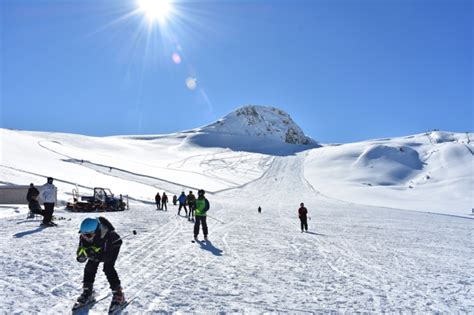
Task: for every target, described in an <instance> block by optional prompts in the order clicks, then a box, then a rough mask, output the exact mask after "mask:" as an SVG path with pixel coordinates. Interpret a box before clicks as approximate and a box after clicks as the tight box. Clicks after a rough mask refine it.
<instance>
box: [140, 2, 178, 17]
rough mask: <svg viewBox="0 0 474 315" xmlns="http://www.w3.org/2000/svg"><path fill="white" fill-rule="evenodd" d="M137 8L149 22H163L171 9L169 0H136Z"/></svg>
mask: <svg viewBox="0 0 474 315" xmlns="http://www.w3.org/2000/svg"><path fill="white" fill-rule="evenodd" d="M138 7H139V10H140V11H142V12H143V13H144V14H145V15H146V17H147V18H148V20H149V21H150V22H154V21H158V22H164V21H165V20H166V17H167V16H168V15H169V13H170V11H171V1H170V0H138Z"/></svg>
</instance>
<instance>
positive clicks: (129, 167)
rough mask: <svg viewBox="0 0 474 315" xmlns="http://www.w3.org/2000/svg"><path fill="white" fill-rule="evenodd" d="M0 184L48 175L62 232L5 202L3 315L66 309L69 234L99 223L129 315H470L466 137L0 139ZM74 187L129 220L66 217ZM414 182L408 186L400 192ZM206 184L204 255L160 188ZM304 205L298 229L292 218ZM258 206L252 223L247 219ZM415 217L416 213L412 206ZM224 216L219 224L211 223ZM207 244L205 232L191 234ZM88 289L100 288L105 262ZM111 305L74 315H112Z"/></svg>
mask: <svg viewBox="0 0 474 315" xmlns="http://www.w3.org/2000/svg"><path fill="white" fill-rule="evenodd" d="M0 132H1V134H0V137H1V139H2V140H1V145H2V148H1V152H2V157H1V159H0V160H1V163H0V164H1V165H0V174H1V181H2V184H19V185H26V184H29V183H30V182H33V183H35V184H36V185H38V186H40V185H41V184H43V183H44V182H45V177H46V176H53V177H54V178H55V179H56V180H55V184H56V186H57V187H58V191H59V192H58V196H59V199H60V201H59V204H58V205H57V206H56V211H55V215H56V216H57V217H61V218H65V219H63V220H57V221H56V222H57V223H58V225H59V226H58V227H55V228H45V229H43V228H40V227H39V223H40V220H39V219H29V220H26V219H25V217H26V213H27V206H26V205H13V206H9V205H2V206H1V208H0V216H1V218H0V252H1V255H0V269H1V271H2V276H1V277H0V313H2V314H13V313H43V314H55V313H57V314H64V313H70V309H71V307H72V305H73V304H74V300H75V299H76V298H77V296H78V295H79V294H80V292H81V280H82V274H83V267H84V265H83V264H80V263H77V262H76V260H75V253H76V249H77V243H78V233H77V231H78V227H79V225H80V222H81V221H82V220H83V219H84V218H86V217H88V216H98V215H104V216H105V217H107V218H108V219H109V220H110V221H111V222H112V223H113V224H114V225H115V226H116V230H117V232H118V233H119V234H120V235H122V236H125V235H128V234H130V233H131V231H132V230H136V231H137V235H136V236H130V237H128V238H126V239H125V240H124V244H123V246H122V249H121V253H120V255H119V258H118V260H117V263H116V268H117V271H118V273H119V276H120V278H121V280H122V286H123V288H124V292H125V295H126V297H127V299H129V300H131V303H130V305H129V306H128V307H127V308H126V309H125V310H124V311H123V313H124V314H144V313H163V312H176V313H202V314H204V313H217V312H225V313H251V314H252V313H279V312H283V313H307V312H325V313H326V312H338V313H339V312H340V313H342V312H350V313H353V312H373V313H381V312H397V313H399V312H401V313H412V312H417V313H435V312H447V313H472V312H474V293H473V285H474V267H473V265H472V262H473V258H474V246H473V239H474V238H473V231H474V229H473V227H474V221H473V220H472V216H471V215H470V211H471V208H472V206H473V203H472V194H471V193H472V191H473V186H472V185H473V177H474V176H473V169H472V166H473V164H472V161H473V160H472V149H473V148H472V145H471V143H470V140H469V139H468V138H469V136H471V137H472V134H471V135H469V134H448V133H432V134H428V135H426V134H421V135H415V136H410V137H405V138H394V139H379V140H373V141H367V142H361V143H355V144H347V145H339V146H325V147H322V148H315V149H311V150H308V151H303V152H300V153H297V154H293V155H279V154H277V155H266V154H259V153H252V152H244V151H239V152H238V151H233V150H230V149H225V148H216V147H210V146H209V147H205V148H204V147H201V146H197V145H195V144H193V143H190V142H188V141H186V137H187V136H186V134H185V133H183V134H174V135H168V136H157V137H107V138H91V137H84V136H79V135H68V134H48V133H36V132H24V131H11V130H4V129H0ZM76 184H77V185H78V187H79V190H80V192H81V193H83V194H87V193H90V191H91V190H90V189H92V188H93V187H94V186H99V187H100V186H101V187H108V188H111V190H112V191H113V192H114V193H116V194H123V195H126V194H128V195H130V197H131V199H130V210H127V211H124V212H115V213H105V214H104V213H101V214H100V213H92V214H87V213H70V212H67V211H65V210H64V205H65V202H66V201H67V200H68V199H69V198H70V197H71V191H72V189H73V188H74V187H75V185H76ZM410 186H411V187H410ZM198 188H204V189H206V191H208V193H207V194H206V196H207V198H208V199H209V201H210V203H211V209H210V211H209V215H210V216H212V218H211V217H209V218H208V224H209V230H210V234H209V238H210V240H211V242H210V243H209V244H207V245H200V244H198V243H191V239H192V228H193V224H192V223H190V222H188V221H187V220H186V219H185V218H184V217H181V216H177V207H175V206H172V204H169V205H168V211H167V212H166V211H157V210H156V206H155V205H154V202H153V198H154V195H155V194H156V192H157V191H159V192H160V193H161V192H163V191H166V192H167V194H168V196H169V197H170V198H171V197H172V196H173V195H174V194H177V195H178V194H179V193H180V192H181V191H185V192H186V193H187V192H188V191H189V190H193V191H194V192H195V191H196V189H198ZM300 202H304V203H305V205H306V206H307V208H308V210H309V216H310V218H311V219H310V221H309V232H308V233H301V232H300V227H299V220H298V218H297V214H296V213H297V209H298V206H299V203H300ZM258 206H261V207H262V213H261V214H258V213H257V208H258ZM409 210H414V211H409ZM216 219H217V220H219V221H217V220H216ZM200 238H202V234H201V235H200ZM95 290H96V292H97V295H98V296H103V295H104V294H107V293H109V291H110V289H109V288H108V283H107V280H106V279H105V276H104V274H103V273H102V270H101V268H99V272H98V274H97V278H96V283H95ZM110 299H111V296H110V295H109V296H108V297H107V298H105V299H104V300H102V301H101V302H99V303H97V304H96V305H94V306H93V307H92V308H91V309H90V310H84V312H82V313H84V314H104V313H106V312H107V308H108V304H109V302H110Z"/></svg>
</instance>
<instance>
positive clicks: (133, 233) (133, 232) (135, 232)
mask: <svg viewBox="0 0 474 315" xmlns="http://www.w3.org/2000/svg"><path fill="white" fill-rule="evenodd" d="M132 235H137V231H135V230H133V231H132V234H128V235H125V236H123V237H121V238H119V239H118V240H115V241H113V242H112V244H114V243H117V242H118V241H121V240H123V239H124V238H127V237H129V236H132Z"/></svg>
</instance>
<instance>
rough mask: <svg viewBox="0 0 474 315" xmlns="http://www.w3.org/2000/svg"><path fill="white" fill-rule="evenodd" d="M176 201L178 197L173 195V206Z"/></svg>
mask: <svg viewBox="0 0 474 315" xmlns="http://www.w3.org/2000/svg"><path fill="white" fill-rule="evenodd" d="M177 202H178V197H176V195H173V206H176V203H177Z"/></svg>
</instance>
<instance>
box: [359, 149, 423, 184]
mask: <svg viewBox="0 0 474 315" xmlns="http://www.w3.org/2000/svg"><path fill="white" fill-rule="evenodd" d="M353 167H355V168H359V169H367V168H369V169H370V170H368V171H369V173H370V174H371V175H372V176H373V175H374V174H376V178H378V184H379V185H393V184H396V183H398V182H399V181H401V180H404V179H406V178H407V177H409V176H410V175H411V174H412V172H413V171H416V170H421V169H422V168H423V162H422V161H421V159H420V156H419V154H418V152H417V151H415V150H413V149H412V148H410V147H408V146H388V145H380V144H379V145H373V146H370V147H368V148H367V149H366V150H365V151H364V152H363V153H362V154H360V155H359V157H358V158H357V160H356V161H355V162H354V163H353ZM366 174H367V172H366Z"/></svg>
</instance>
